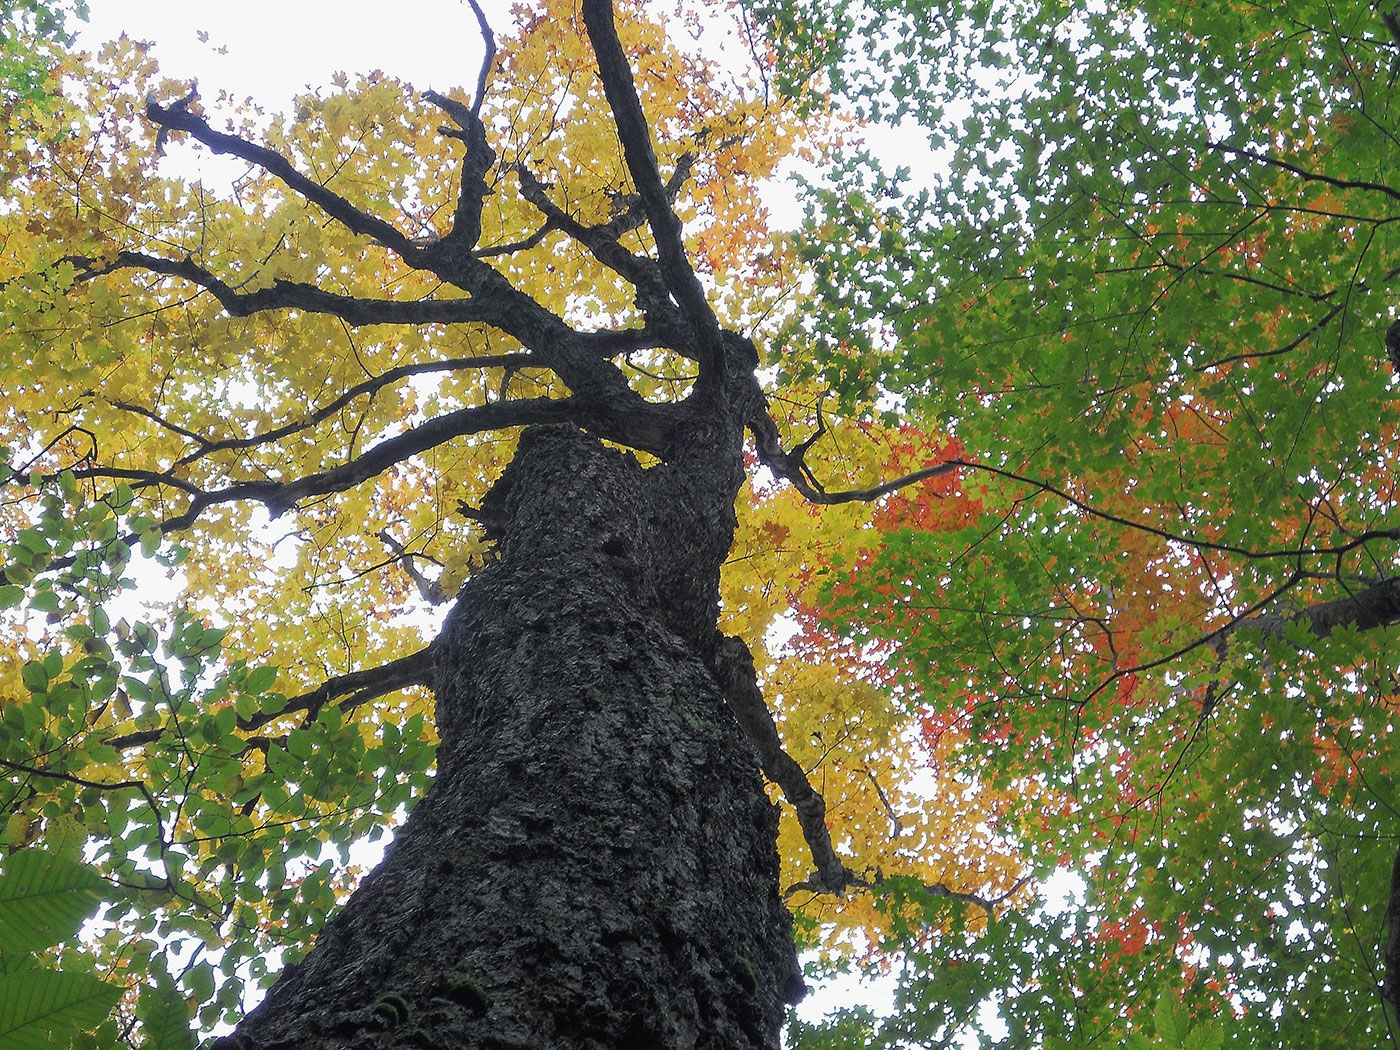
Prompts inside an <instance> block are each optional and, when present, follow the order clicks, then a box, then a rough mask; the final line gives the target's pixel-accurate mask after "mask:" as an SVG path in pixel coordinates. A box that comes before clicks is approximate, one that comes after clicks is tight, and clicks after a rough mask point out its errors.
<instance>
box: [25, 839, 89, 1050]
mask: <svg viewBox="0 0 1400 1050" xmlns="http://www.w3.org/2000/svg"><path fill="white" fill-rule="evenodd" d="M104 885H105V884H104V883H103V881H102V879H101V878H100V877H99V876H98V874H97V872H95V871H94V870H93V869H92V868H90V867H88V866H87V865H86V864H82V863H79V862H78V861H74V860H69V859H68V858H67V857H62V856H59V855H57V854H54V853H49V852H47V851H45V850H40V849H24V850H20V851H19V852H17V853H12V854H11V855H10V856H9V857H8V858H6V860H5V866H4V870H3V872H0V951H3V952H5V953H6V954H9V953H11V952H29V951H35V950H37V949H40V948H47V947H49V946H51V945H54V944H59V943H60V942H62V941H65V940H67V939H68V938H69V937H72V936H73V935H74V934H75V933H77V932H78V929H79V927H81V926H82V924H83V922H84V920H86V919H87V918H88V917H89V916H90V915H92V913H93V912H94V911H96V910H97V905H98V903H99V902H100V901H101V892H102V889H103V887H104ZM2 1045H4V1044H3V1043H0V1046H2Z"/></svg>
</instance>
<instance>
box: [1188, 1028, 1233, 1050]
mask: <svg viewBox="0 0 1400 1050" xmlns="http://www.w3.org/2000/svg"><path fill="white" fill-rule="evenodd" d="M1224 1045H1225V1029H1224V1028H1223V1027H1222V1026H1221V1024H1220V1022H1219V1021H1205V1022H1202V1023H1201V1024H1198V1025H1197V1026H1196V1027H1195V1028H1193V1029H1191V1031H1190V1033H1189V1034H1188V1035H1187V1036H1186V1041H1185V1042H1184V1043H1183V1044H1182V1046H1183V1047H1184V1048H1185V1050H1220V1048H1221V1047H1222V1046H1224Z"/></svg>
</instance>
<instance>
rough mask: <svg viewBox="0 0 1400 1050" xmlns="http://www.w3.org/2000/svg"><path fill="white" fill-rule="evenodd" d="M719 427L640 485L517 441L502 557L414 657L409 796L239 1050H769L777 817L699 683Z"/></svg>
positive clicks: (777, 1001) (727, 723)
mask: <svg viewBox="0 0 1400 1050" xmlns="http://www.w3.org/2000/svg"><path fill="white" fill-rule="evenodd" d="M701 429H703V428H701ZM719 429H720V430H722V431H724V433H722V434H720V435H719V437H718V438H716V436H715V434H709V435H706V434H703V433H699V432H694V431H693V432H691V433H689V434H687V435H686V442H685V444H684V446H683V447H684V448H686V449H694V450H696V451H695V452H694V453H693V454H691V455H689V457H688V459H687V457H685V456H681V455H678V456H676V457H674V459H673V460H671V461H668V462H667V463H665V464H663V465H659V466H656V467H652V468H650V469H646V470H644V469H642V468H641V467H640V466H639V465H638V463H637V462H636V460H635V459H634V458H633V457H632V456H631V455H630V454H626V453H622V452H617V451H613V450H610V449H607V448H605V447H604V446H603V445H602V444H601V443H600V442H599V441H597V440H596V439H595V438H592V437H589V436H587V435H585V434H583V433H582V432H581V431H579V430H577V429H576V428H574V427H572V426H555V427H538V428H534V429H531V430H528V431H526V432H525V434H524V435H523V437H522V440H521V445H520V449H519V452H518V453H517V456H516V459H515V461H514V462H513V463H512V465H511V466H510V467H509V468H508V469H507V471H506V472H505V474H504V475H503V476H502V478H501V480H500V481H499V482H498V483H497V485H496V486H495V488H494V489H493V490H492V492H491V494H490V496H489V497H488V499H487V501H486V503H485V505H484V506H483V508H482V510H483V516H484V517H485V518H486V519H487V520H489V521H491V522H492V523H493V532H494V533H495V535H496V537H497V538H498V542H497V554H498V559H497V561H496V563H495V564H493V565H491V566H490V567H488V568H487V569H486V570H485V571H483V572H482V573H480V574H478V576H476V577H475V578H473V579H472V580H471V581H470V582H469V583H468V585H467V586H466V587H465V588H464V590H463V592H462V594H461V596H460V597H459V600H458V604H457V606H456V608H455V609H454V611H453V613H452V614H451V616H450V618H449V621H448V623H447V625H446V627H445V628H444V632H443V635H442V637H441V638H440V639H439V641H438V643H437V646H436V648H437V653H438V678H437V709H438V729H439V733H440V736H441V744H440V745H439V749H438V763H437V776H436V779H435V781H434V784H433V786H432V789H431V790H430V791H429V793H428V794H427V796H426V797H425V798H424V799H423V800H422V801H421V802H420V803H419V805H418V806H417V807H416V808H415V809H414V811H413V813H412V815H411V816H410V818H409V820H408V822H407V823H406V825H405V826H404V828H403V829H402V830H401V832H400V834H399V835H398V837H397V839H396V840H395V842H394V844H393V846H392V847H391V848H390V850H389V852H388V854H387V855H386V857H385V859H384V861H383V863H382V864H381V865H380V866H379V868H377V869H376V870H375V871H374V872H373V873H372V874H371V875H370V876H368V877H367V878H366V880H365V882H364V883H363V885H362V886H361V887H360V888H359V890H358V891H357V892H356V893H355V894H354V896H353V897H352V898H351V899H350V901H349V902H348V903H347V904H346V906H345V908H344V909H343V910H342V911H341V912H340V913H339V914H338V915H337V916H336V917H335V918H334V919H333V920H332V921H331V922H330V923H329V924H328V925H327V927H326V929H325V930H324V931H323V933H322V934H321V936H320V938H319V939H318V942H317V945H316V948H315V950H314V951H313V952H312V953H311V954H310V955H309V956H308V957H307V959H306V960H305V961H304V962H303V963H302V964H301V965H299V966H297V967H295V968H293V969H292V970H291V971H290V972H289V973H287V974H285V975H284V976H283V978H282V979H281V980H280V981H279V982H278V983H277V984H276V985H275V986H274V987H273V988H272V990H271V991H270V993H269V995H268V997H267V999H266V1000H265V1002H264V1003H263V1004H262V1005H261V1006H260V1007H259V1008H258V1009H257V1010H255V1011H253V1012H252V1013H251V1014H250V1015H249V1016H248V1017H247V1018H246V1019H245V1020H244V1022H243V1024H242V1025H240V1027H239V1029H238V1031H237V1033H236V1042H235V1044H234V1045H237V1046H240V1047H243V1048H247V1050H253V1048H256V1050H274V1048H284V1047H299V1048H301V1047H304V1048H326V1050H331V1048H336V1050H340V1048H357V1050H358V1048H381V1047H385V1048H387V1047H422V1048H425V1050H426V1048H439V1050H457V1048H466V1047H473V1048H475V1047H483V1048H484V1047H533V1048H545V1047H549V1048H555V1047H557V1048H580V1050H582V1048H590V1050H601V1048H622V1047H658V1048H661V1047H677V1048H679V1047H712V1048H716V1050H718V1048H721V1047H723V1048H727V1050H733V1048H745V1047H753V1048H774V1047H776V1046H777V1045H778V1031H779V1027H780V1024H781V1021H782V1018H783V1014H784V1007H785V1004H786V1003H788V1002H791V1001H794V1000H795V999H796V998H797V997H799V996H800V994H801V990H802V984H801V979H800V975H799V971H798V969H797V965H796V959H795V955H794V951H793V947H792V941H791V931H790V925H789V918H788V915H787V912H786V910H785V909H784V907H783V904H782V901H781V899H780V897H779V892H778V865H777V854H776V850H775V846H774V837H775V832H776V823H777V816H776V812H775V807H774V806H773V805H772V803H770V802H769V800H768V799H767V797H766V795H765V794H764V790H763V786H762V783H761V778H760V774H759V765H758V759H757V756H756V755H755V753H754V751H753V748H752V746H751V745H750V744H749V743H748V741H747V739H746V738H745V737H744V735H743V732H742V730H741V729H740V727H739V725H738V724H737V723H736V722H735V720H734V718H733V717H732V715H731V714H730V712H729V711H728V709H727V708H726V706H725V704H724V701H723V699H722V697H721V694H720V690H719V688H718V687H717V685H716V683H715V680H714V676H713V674H712V672H711V670H710V667H711V665H712V662H713V659H712V658H713V653H714V649H715V645H716V644H717V641H718V636H717V634H716V632H715V627H714V624H715V613H716V608H717V589H716V583H717V580H718V572H719V566H720V563H721V561H722V560H723V558H724V556H725V553H726V552H727V550H728V547H729V544H730V540H731V537H732V531H733V527H734V517H733V500H734V497H735V494H736V490H737V487H738V482H739V464H740V460H739V456H738V439H737V435H738V431H737V427H733V426H730V427H722V428H719ZM716 441H719V442H720V444H721V445H723V446H725V447H719V448H717V447H716ZM731 445H732V447H728V446H731ZM705 449H708V450H709V452H710V455H708V456H706V455H703V454H702V452H703V450H705ZM231 1042H233V1041H231Z"/></svg>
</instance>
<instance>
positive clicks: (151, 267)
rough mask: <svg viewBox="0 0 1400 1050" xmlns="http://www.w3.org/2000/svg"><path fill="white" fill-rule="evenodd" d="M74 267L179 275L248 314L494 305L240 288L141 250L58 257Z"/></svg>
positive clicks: (396, 317)
mask: <svg viewBox="0 0 1400 1050" xmlns="http://www.w3.org/2000/svg"><path fill="white" fill-rule="evenodd" d="M58 261H59V262H60V263H63V262H67V263H71V264H72V265H73V266H75V267H77V269H78V279H79V280H82V281H88V280H92V279H93V278H96V277H101V276H103V275H105V274H109V273H113V272H115V271H117V270H128V269H140V270H145V271H147V272H149V273H159V274H164V275H166V276H168V277H180V278H183V279H184V280H187V281H190V282H191V283H193V284H196V285H198V286H199V287H201V288H203V289H204V290H205V291H207V292H209V293H210V294H211V295H213V296H214V298H215V299H217V300H218V301H219V305H220V306H222V307H223V308H224V310H225V311H227V313H228V314H229V315H230V316H231V317H251V316H252V315H253V314H257V313H262V312H264V311H267V310H300V311H302V312H303V313H312V314H330V315H331V316H333V317H338V318H340V319H341V320H342V321H344V322H345V323H346V324H348V325H351V326H355V327H358V326H360V325H369V324H408V325H424V324H463V323H468V322H472V321H481V322H491V321H493V320H494V319H495V318H496V315H497V313H498V311H497V310H495V309H493V307H492V305H490V304H483V303H482V302H480V301H478V300H477V299H475V298H469V299H410V300H397V299H362V298H360V297H358V296H354V295H340V294H338V293H336V292H328V291H326V290H325V289H324V288H320V287H317V286H316V285H314V284H306V283H304V282H301V281H284V280H281V279H280V278H279V279H276V280H274V281H273V282H272V284H270V285H268V286H267V287H265V288H259V289H257V290H256V291H252V292H240V291H238V290H237V289H236V288H234V287H233V286H232V285H230V284H229V283H228V282H226V281H224V280H221V279H220V278H219V277H217V276H215V274H214V273H213V272H212V271H211V270H208V269H206V268H205V267H203V266H201V265H199V264H198V263H197V262H195V261H194V260H192V259H189V258H185V259H165V258H162V257H161V256H158V255H147V254H146V253H144V252H132V251H122V252H118V253H117V254H116V255H115V256H114V257H113V258H112V259H111V260H98V259H89V258H85V257H79V256H70V257H67V258H64V259H60V260H58Z"/></svg>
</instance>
